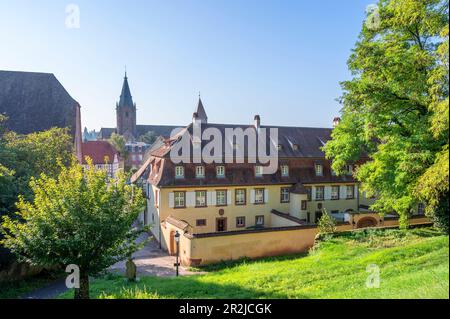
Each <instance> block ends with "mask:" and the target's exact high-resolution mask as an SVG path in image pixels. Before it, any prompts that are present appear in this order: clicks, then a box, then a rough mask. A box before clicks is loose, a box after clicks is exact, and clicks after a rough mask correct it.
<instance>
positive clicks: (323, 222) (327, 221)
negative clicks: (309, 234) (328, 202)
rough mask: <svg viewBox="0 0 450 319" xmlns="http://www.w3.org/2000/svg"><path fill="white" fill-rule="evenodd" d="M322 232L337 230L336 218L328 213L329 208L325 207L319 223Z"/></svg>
mask: <svg viewBox="0 0 450 319" xmlns="http://www.w3.org/2000/svg"><path fill="white" fill-rule="evenodd" d="M317 227H318V228H319V233H320V234H326V233H334V232H336V220H335V219H334V218H333V216H331V215H330V214H328V212H327V210H326V209H325V208H324V209H323V210H322V216H321V217H320V219H319V222H318V223H317Z"/></svg>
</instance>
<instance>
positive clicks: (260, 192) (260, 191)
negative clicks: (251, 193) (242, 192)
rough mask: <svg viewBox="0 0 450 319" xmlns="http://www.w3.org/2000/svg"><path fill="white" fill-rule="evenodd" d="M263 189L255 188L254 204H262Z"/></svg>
mask: <svg viewBox="0 0 450 319" xmlns="http://www.w3.org/2000/svg"><path fill="white" fill-rule="evenodd" d="M264 197H265V189H264V188H256V189H255V204H264V202H265V200H264Z"/></svg>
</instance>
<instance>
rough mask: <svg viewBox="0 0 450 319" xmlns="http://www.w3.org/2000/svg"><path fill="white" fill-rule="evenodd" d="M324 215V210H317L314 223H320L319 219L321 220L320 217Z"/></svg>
mask: <svg viewBox="0 0 450 319" xmlns="http://www.w3.org/2000/svg"><path fill="white" fill-rule="evenodd" d="M321 217H322V212H320V211H317V212H316V216H315V218H314V223H316V224H317V223H318V222H319V220H320V218H321Z"/></svg>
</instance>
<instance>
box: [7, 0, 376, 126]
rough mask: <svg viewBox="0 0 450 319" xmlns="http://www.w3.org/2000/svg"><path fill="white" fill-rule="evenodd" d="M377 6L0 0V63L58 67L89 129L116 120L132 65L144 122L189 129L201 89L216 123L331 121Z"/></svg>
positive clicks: (245, 0) (349, 2) (356, 1)
mask: <svg viewBox="0 0 450 319" xmlns="http://www.w3.org/2000/svg"><path fill="white" fill-rule="evenodd" d="M373 2H374V0H341V1H336V0H334V1H333V0H329V1H312V0H309V1H306V0H296V1H266V0H259V1H256V0H239V1H237V0H209V1H207V0H203V1H194V0H184V1H148V0H142V1H138V0H134V1H133V0H130V1H110V0H95V1H92V0H90V1H84V0H83V1H81V0H72V1H57V0H53V1H50V0H40V1H34V0H29V1H23V0H14V1H10V0H0V41H1V43H2V45H1V49H0V69H2V70H20V71H36V72H51V73H54V74H55V75H56V77H57V78H58V79H59V80H60V81H61V82H62V84H63V85H64V86H65V88H66V89H67V90H68V91H69V93H70V94H71V95H72V96H73V97H74V98H75V99H76V100H77V101H78V102H79V103H80V104H81V105H82V125H83V126H87V127H88V128H89V129H94V128H95V129H99V128H100V127H102V126H103V127H115V103H116V101H118V99H119V95H120V90H121V85H122V80H123V73H124V66H125V65H126V66H127V70H128V77H129V83H130V87H131V93H132V95H133V98H134V101H135V102H136V104H137V106H138V114H137V117H138V119H137V122H138V124H176V125H184V124H187V123H188V122H189V121H190V120H191V117H192V112H193V111H194V109H195V106H196V103H197V99H198V92H199V91H201V95H202V100H203V103H204V106H205V109H206V111H207V113H208V117H209V121H210V122H216V123H217V122H220V123H239V124H245V123H251V122H252V120H253V116H254V115H255V114H260V115H261V123H262V124H273V125H294V126H314V127H322V126H323V127H330V126H331V122H332V119H333V117H334V116H336V115H337V114H338V112H339V109H340V106H339V104H338V103H337V102H336V100H335V99H336V98H337V97H339V95H340V94H341V90H340V86H339V82H340V81H342V80H345V79H348V78H349V76H350V74H349V72H348V70H347V66H346V61H347V59H348V57H349V55H350V51H351V48H352V47H353V46H354V44H355V42H356V40H357V37H358V34H359V31H360V29H361V25H362V21H363V19H364V16H365V8H366V7H367V5H369V4H371V3H373ZM70 3H73V4H76V5H78V7H79V9H80V28H78V29H70V28H67V27H66V24H65V20H66V17H67V13H66V11H65V10H66V6H67V5H68V4H70Z"/></svg>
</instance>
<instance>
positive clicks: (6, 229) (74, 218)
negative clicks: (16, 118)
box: [2, 161, 145, 298]
mask: <svg viewBox="0 0 450 319" xmlns="http://www.w3.org/2000/svg"><path fill="white" fill-rule="evenodd" d="M89 164H90V168H89V169H87V170H83V168H82V167H81V165H79V164H77V163H75V161H74V162H73V163H72V165H71V166H70V167H68V168H66V167H63V166H62V167H61V172H60V174H59V175H58V177H56V178H53V177H49V176H47V175H45V174H42V175H41V177H40V178H39V179H35V178H32V180H31V182H30V186H31V189H32V191H33V193H34V200H33V201H32V202H28V201H26V200H25V199H24V198H23V196H20V198H19V203H18V205H17V206H18V212H17V213H16V214H17V217H18V218H17V219H13V218H11V217H9V216H5V217H4V219H3V223H2V231H3V233H4V235H5V238H4V240H2V243H3V244H4V245H5V246H6V247H8V248H9V249H11V250H12V251H13V252H14V253H16V254H17V255H18V256H19V258H20V259H21V260H23V261H27V262H29V263H31V264H36V265H40V266H48V265H58V266H67V265H69V264H75V265H77V266H78V267H79V269H80V288H79V289H75V298H89V276H92V275H96V274H98V273H99V272H101V271H102V270H104V269H106V268H107V267H109V266H110V265H112V264H114V263H115V262H117V261H119V260H123V259H124V258H126V257H128V256H129V254H130V246H131V247H135V244H134V240H135V239H136V238H137V236H138V235H139V234H140V231H138V230H136V229H133V228H132V224H133V222H134V221H135V220H136V218H137V216H138V214H139V212H140V211H141V209H142V208H143V206H144V204H145V200H144V198H143V195H142V191H141V189H140V188H134V187H132V186H131V185H129V184H127V183H126V179H125V178H124V175H123V174H119V176H118V177H117V178H115V179H113V178H110V177H108V173H107V171H106V170H96V169H94V167H93V166H92V163H91V162H90V163H89Z"/></svg>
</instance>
